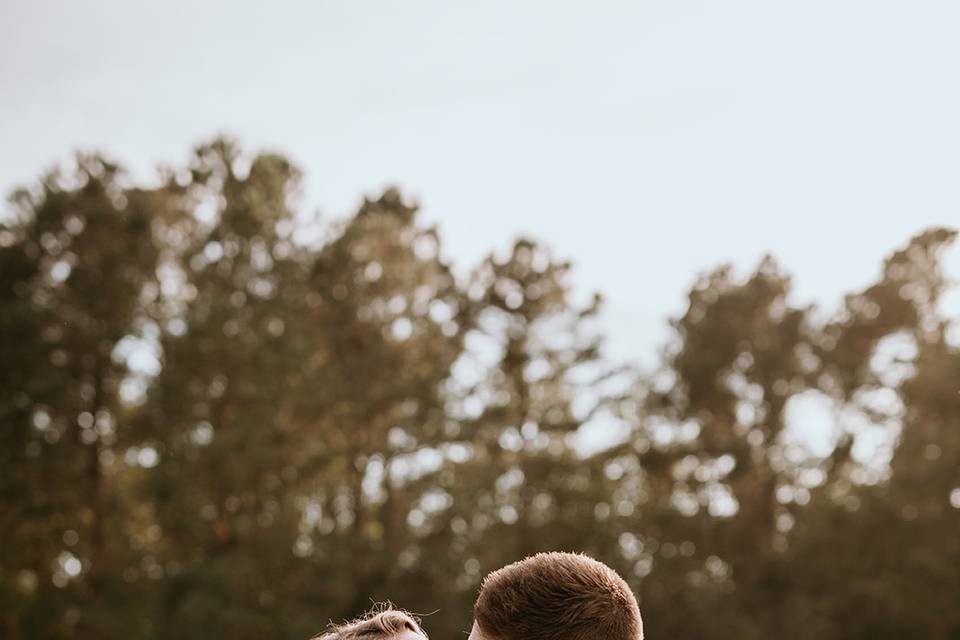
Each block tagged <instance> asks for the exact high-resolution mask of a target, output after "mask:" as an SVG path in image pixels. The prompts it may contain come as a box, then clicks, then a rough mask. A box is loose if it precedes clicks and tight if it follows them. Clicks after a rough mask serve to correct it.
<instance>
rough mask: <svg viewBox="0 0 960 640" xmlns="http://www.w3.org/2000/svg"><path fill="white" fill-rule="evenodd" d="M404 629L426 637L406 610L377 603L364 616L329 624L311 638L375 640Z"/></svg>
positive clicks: (322, 639)
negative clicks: (328, 626)
mask: <svg viewBox="0 0 960 640" xmlns="http://www.w3.org/2000/svg"><path fill="white" fill-rule="evenodd" d="M404 631H413V632H414V633H419V634H422V635H423V636H424V637H426V635H427V634H426V633H424V632H423V629H421V628H420V624H419V621H418V620H417V619H416V618H414V617H413V616H412V615H410V614H409V613H407V612H406V611H401V610H399V609H394V608H393V607H392V606H391V605H389V604H386V605H377V606H375V607H374V608H373V609H371V610H370V612H368V613H367V614H365V615H364V616H361V617H360V618H357V619H356V620H352V621H350V622H345V623H343V624H341V625H331V627H330V629H328V630H327V631H324V632H322V633H321V634H320V635H317V636H314V638H313V639H312V640H376V639H377V638H389V637H392V636H395V635H397V634H399V633H402V632H404Z"/></svg>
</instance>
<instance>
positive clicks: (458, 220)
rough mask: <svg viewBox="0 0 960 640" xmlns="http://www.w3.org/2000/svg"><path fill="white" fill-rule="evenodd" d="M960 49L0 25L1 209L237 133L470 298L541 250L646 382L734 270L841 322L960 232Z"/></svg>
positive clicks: (424, 30)
mask: <svg viewBox="0 0 960 640" xmlns="http://www.w3.org/2000/svg"><path fill="white" fill-rule="evenodd" d="M958 33H960V3H958V2H956V0H942V1H933V0H909V1H907V0H903V1H900V2H886V1H883V0H863V1H847V0H804V1H802V2H801V1H799V0H795V1H792V2H787V1H775V0H754V1H751V0H726V1H714V2H707V1H691V0H636V1H632V2H626V1H624V2H613V1H599V0H595V1H593V2H572V1H570V2H567V1H564V2H561V1H558V0H537V1H532V0H531V1H527V2H518V1H516V0H514V1H512V2H505V1H500V0H483V1H481V2H472V3H467V2H453V1H451V0H429V1H428V0H422V1H418V0H402V1H385V0H380V1H375V0H368V1H361V0H342V1H341V2H332V1H314V2H302V3H295V2H281V1H273V2H238V1H236V0H234V1H232V2H212V1H204V2H185V1H170V0H167V1H165V2H150V3H147V2H138V1H134V0H100V1H97V2H83V1H79V0H73V1H66V0H64V1H61V2H50V1H47V0H43V1H40V0H0V188H2V189H3V190H4V191H9V189H10V188H12V187H13V186H14V185H16V184H20V183H23V182H26V181H29V180H31V179H34V178H35V177H36V176H37V175H38V173H39V172H40V171H41V170H43V169H45V168H48V167H49V166H51V165H52V164H53V163H55V162H58V161H63V160H65V159H67V158H68V157H69V156H70V154H71V152H72V151H73V150H77V149H99V150H103V151H105V152H107V153H108V154H110V155H111V156H113V157H115V158H117V159H119V160H121V161H122V162H124V163H125V164H127V165H128V166H130V167H132V168H133V169H134V171H135V173H136V175H137V176H140V177H146V176H149V175H151V172H152V167H154V166H155V165H156V164H157V163H160V162H167V163H169V162H179V161H182V160H183V159H185V158H186V156H187V153H188V150H189V148H190V147H191V146H192V145H193V144H195V143H197V142H198V141H201V140H203V139H205V138H208V137H210V136H211V135H213V134H215V133H218V132H227V133H230V134H233V135H235V136H237V137H238V138H239V139H240V140H241V141H242V142H243V143H244V144H245V145H247V146H248V147H250V148H254V149H258V148H270V149H274V150H280V151H283V152H285V153H287V154H289V155H290V156H291V157H292V158H293V159H294V160H295V161H296V162H297V163H298V164H299V165H300V166H301V168H302V169H303V170H304V171H305V174H306V183H305V186H306V190H305V202H304V207H305V208H309V209H313V208H317V209H319V210H321V211H322V212H323V213H324V214H326V215H328V216H344V215H347V214H348V213H350V211H351V210H352V209H353V208H354V207H355V206H356V205H357V203H358V201H359V199H360V198H361V196H362V195H363V194H374V193H376V192H377V191H378V190H379V189H381V188H382V187H384V186H386V185H388V184H397V185H399V186H401V187H402V188H403V189H404V190H405V191H407V192H408V193H409V194H411V195H412V196H415V197H416V198H418V199H419V200H420V201H421V202H422V205H423V212H424V218H425V220H426V221H428V222H436V223H437V224H439V226H440V229H441V233H442V236H443V239H444V244H445V253H446V255H447V256H448V257H449V258H451V259H452V260H453V261H454V262H455V263H456V264H457V265H458V267H459V269H460V270H461V271H463V270H466V269H467V268H468V267H469V266H471V265H472V264H474V263H476V262H477V261H478V260H479V259H480V258H481V257H482V256H483V255H484V254H485V253H487V252H488V251H490V250H494V249H502V248H504V247H506V246H507V245H508V244H509V242H510V240H511V238H512V237H513V236H515V235H517V234H521V233H524V234H531V235H533V236H535V237H537V238H541V239H543V240H545V241H547V242H548V243H549V244H550V245H552V246H553V247H554V249H555V250H556V252H557V253H558V254H560V255H562V256H566V257H569V258H572V259H573V260H574V262H575V264H576V272H575V273H576V276H575V281H576V285H577V286H578V288H579V289H580V290H581V291H587V290H591V289H599V290H601V291H602V292H603V293H604V294H606V296H607V298H608V301H609V305H608V311H607V316H606V321H607V327H608V330H609V334H610V337H611V342H610V348H609V354H610V355H611V356H613V357H615V358H638V359H640V360H641V361H643V362H646V363H650V362H652V361H653V359H654V354H655V349H656V346H657V345H658V344H659V343H661V342H662V341H663V340H664V339H665V338H666V336H667V332H666V329H665V319H666V318H667V317H668V316H670V315H676V314H678V313H680V312H682V311H683V300H684V291H685V289H686V288H687V287H688V286H689V285H690V284H691V282H692V281H693V279H694V278H695V277H696V275H697V274H698V273H699V272H701V271H703V270H705V269H708V268H710V267H713V266H715V265H716V264H718V263H720V262H723V261H733V262H734V263H736V264H737V265H738V266H740V267H741V268H742V269H744V270H745V269H747V268H749V267H750V266H752V265H754V264H755V263H756V262H757V261H758V260H759V259H760V257H761V256H762V254H764V253H765V252H772V253H774V254H775V255H776V256H777V257H778V258H779V260H780V261H781V262H782V264H783V265H784V266H785V267H786V269H787V270H789V271H790V272H792V273H793V274H794V276H795V284H796V292H797V296H796V300H797V301H798V302H810V301H818V302H821V303H822V304H824V305H825V306H828V307H829V306H833V305H835V304H837V302H838V301H839V297H840V295H841V294H842V293H843V292H845V291H848V290H852V289H855V288H857V287H860V286H863V285H864V284H866V283H867V282H869V280H870V279H871V278H872V277H874V276H876V275H877V274H878V270H879V266H880V261H881V259H882V257H883V256H884V255H885V254H886V253H887V252H889V251H890V250H892V249H894V248H896V247H897V246H899V245H901V244H903V243H904V242H906V240H907V239H908V238H909V237H910V236H911V235H912V234H913V233H915V232H917V231H919V230H921V229H922V228H924V227H926V226H929V225H934V224H950V225H953V226H958V225H960V80H958V78H960V37H958ZM950 260H951V263H952V266H951V270H952V273H954V274H957V275H960V251H954V252H953V253H952V254H951V256H950ZM958 308H960V307H958Z"/></svg>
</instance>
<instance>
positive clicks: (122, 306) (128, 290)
mask: <svg viewBox="0 0 960 640" xmlns="http://www.w3.org/2000/svg"><path fill="white" fill-rule="evenodd" d="M160 178H161V179H160V183H159V185H158V186H152V187H149V188H148V187H141V186H137V185H134V184H131V183H130V182H129V181H127V180H126V178H125V177H124V174H123V170H122V168H121V167H120V166H118V165H117V164H115V163H111V162H109V161H107V160H105V159H103V158H102V157H99V156H78V159H77V164H76V167H75V168H71V169H70V170H69V171H63V170H60V171H54V172H50V173H48V174H46V175H44V176H43V177H42V178H41V179H40V180H39V181H38V183H37V184H36V185H32V186H30V187H29V188H25V189H21V190H18V191H16V192H14V193H13V194H12V196H11V198H10V205H9V210H8V213H7V214H6V216H5V217H4V218H2V219H0V425H2V431H0V492H2V500H0V506H2V510H0V540H3V545H2V546H0V612H2V613H0V616H2V619H0V638H5V639H8V640H22V639H26V638H30V639H33V638H36V639H47V638H50V639H68V638H81V639H82V638H91V637H97V638H105V639H110V638H121V637H122V638H125V639H130V640H137V639H143V640H153V639H157V640H161V639H162V640H166V639H174V638H175V639H176V640H192V639H194V638H197V639H199V638H208V637H210V636H211V635H218V636H219V635H226V636H230V637H233V638H237V639H238V640H243V639H246V638H250V639H253V638H257V639H258V640H261V639H264V638H276V639H278V640H280V639H291V640H293V639H306V638H309V637H310V636H311V635H312V634H314V633H316V632H318V631H320V630H321V629H322V628H323V627H324V626H325V625H326V623H327V622H328V621H330V620H341V619H345V618H349V617H352V616H354V615H356V614H358V613H360V612H362V611H363V610H365V609H366V608H368V606H369V604H370V602H371V600H384V599H390V600H392V601H394V602H396V603H397V604H398V605H400V606H403V607H405V608H408V609H411V610H413V611H416V612H420V613H423V614H427V613H430V615H428V616H427V617H426V618H425V620H424V624H425V627H426V629H427V630H428V632H430V635H431V638H454V637H462V632H463V631H465V630H467V629H469V626H470V612H471V606H472V602H473V598H474V596H475V594H476V590H477V587H478V586H479V581H480V580H481V578H482V577H483V575H484V574H485V573H486V572H488V571H490V570H492V569H495V568H498V567H500V566H502V565H504V564H506V563H508V562H511V561H513V560H516V559H518V558H521V557H523V556H525V555H528V554H530V553H533V552H536V551H541V550H550V549H563V550H576V551H584V552H586V553H588V554H590V555H593V556H595V557H597V558H599V559H601V560H603V561H605V562H607V563H608V564H610V565H611V566H614V567H615V568H617V569H618V570H619V571H620V572H621V573H622V575H623V576H624V577H625V578H626V579H627V580H628V581H629V582H630V584H631V585H632V587H633V588H634V589H635V591H636V593H637V594H638V597H639V599H640V603H641V609H642V610H643V615H644V620H645V626H646V628H647V630H648V635H649V636H650V637H651V638H654V637H675V638H685V639H705V640H713V639H718V640H719V639H720V638H723V639H725V640H726V639H729V638H737V639H744V640H752V639H754V638H756V639H760V638H766V637H770V636H776V637H781V638H786V639H806V638H817V639H818V640H826V639H831V638H837V639H840V638H843V639H858V638H863V639H867V638H870V639H871V640H884V639H887V638H890V639H893V638H897V639H900V638H931V639H941V640H948V639H952V640H956V639H958V638H960V606H958V603H960V344H958V341H957V340H956V336H957V332H958V331H960V322H958V319H957V318H950V317H946V316H945V315H944V313H943V310H942V307H941V306H940V304H939V303H940V300H941V299H942V297H943V295H944V294H945V292H946V291H948V289H949V287H950V286H951V285H952V284H953V283H952V282H951V281H950V279H949V278H948V277H947V276H946V275H945V274H944V273H943V270H942V268H941V266H940V256H941V254H942V252H943V250H944V248H945V247H947V246H948V245H949V244H950V243H951V242H953V241H954V240H955V238H956V235H957V231H956V230H954V229H946V228H933V229H927V230H921V231H920V232H919V233H918V234H917V235H915V236H914V237H913V238H909V239H906V238H905V239H904V244H903V246H902V247H900V248H899V249H897V250H895V251H893V252H892V253H890V255H888V256H887V257H886V258H885V259H884V260H883V262H882V265H881V269H880V270H879V273H878V277H877V279H876V281H875V282H874V283H872V284H870V285H869V286H867V287H865V288H863V289H862V290H858V291H852V292H850V293H849V294H848V295H847V296H845V298H844V299H843V301H842V302H841V304H840V306H839V308H838V309H836V310H832V311H831V310H822V309H817V308H815V307H813V306H794V305H793V304H792V301H791V297H790V290H791V289H790V287H791V284H790V276H789V274H787V273H785V272H784V270H783V269H782V268H781V267H780V266H779V265H778V264H777V262H776V260H775V258H773V257H771V256H768V257H765V258H763V259H762V260H761V261H760V262H759V263H758V265H757V266H756V268H755V269H754V270H753V271H752V272H751V273H749V274H747V275H746V276H741V275H738V274H737V273H735V272H734V271H733V269H732V268H731V267H730V266H728V265H721V266H719V267H717V268H714V269H712V270H709V271H705V272H704V273H703V274H702V275H701V276H700V277H698V278H697V279H696V281H695V282H693V283H692V285H691V287H690V289H689V292H688V296H687V297H688V301H689V304H688V306H687V309H686V310H685V312H684V313H683V314H682V315H680V316H679V317H677V318H675V319H673V320H672V322H671V327H672V330H673V333H674V338H673V340H672V341H671V342H670V343H668V344H667V345H665V347H664V350H663V354H662V359H661V362H660V363H659V365H658V367H657V368H656V369H655V370H653V371H643V370H639V369H638V368H636V367H633V366H630V365H624V364H623V363H618V362H611V361H610V360H609V359H608V358H607V357H606V356H605V354H604V352H603V348H602V345H603V327H602V322H601V320H600V319H599V318H598V314H599V313H600V311H601V309H602V299H601V297H600V296H599V295H598V296H595V297H594V298H593V299H592V300H590V301H588V302H587V303H585V304H582V303H579V302H577V301H575V299H574V297H573V296H572V295H571V290H570V273H571V270H572V268H573V267H572V265H571V264H570V263H569V262H567V261H565V260H563V259H561V258H558V257H557V256H555V255H554V254H553V253H552V252H551V250H550V249H549V247H546V246H544V245H543V244H542V243H540V242H538V241H537V240H536V239H534V238H521V239H517V240H515V241H514V242H513V244H512V247H511V250H510V251H509V252H508V253H507V254H505V255H497V254H491V255H490V256H489V257H487V258H486V259H484V260H483V261H481V263H480V264H478V265H475V266H474V268H473V269H472V270H470V271H469V274H468V275H467V276H465V277H464V276H459V277H458V276H457V275H456V274H455V272H454V271H453V267H452V265H451V264H449V263H448V262H446V261H445V260H444V258H443V252H442V244H441V241H442V239H441V238H440V236H439V234H438V233H437V230H436V229H434V228H430V227H426V226H424V225H422V224H421V222H420V220H419V219H418V213H417V207H416V205H415V204H413V203H411V202H410V201H409V200H408V199H406V198H405V197H404V196H403V194H402V193H401V192H400V191H399V190H397V189H387V190H385V191H384V192H383V193H382V194H380V195H379V196H378V197H376V198H372V199H367V200H365V201H364V203H363V204H362V206H360V207H359V209H358V211H357V212H356V213H355V214H354V215H353V216H352V217H350V218H348V219H346V220H340V221H336V222H330V223H327V224H326V225H325V226H324V233H323V234H322V237H320V238H319V239H318V240H316V241H309V242H303V241H299V236H298V230H300V229H302V225H303V224H304V223H303V220H302V218H300V217H298V215H297V214H298V212H297V210H296V207H295V205H294V200H295V195H296V194H297V191H298V183H299V179H300V172H299V170H298V169H297V168H296V167H295V166H293V165H292V164H291V163H290V161H289V160H287V159H286V158H284V157H282V156H279V155H273V154H259V155H254V154H250V153H246V152H244V151H243V150H242V149H241V148H240V147H239V145H238V144H237V143H236V142H234V141H231V140H229V139H224V138H220V139H215V140H213V141H211V142H209V143H207V144H203V145H200V146H199V147H197V148H196V149H195V150H194V152H193V153H192V155H191V156H190V158H189V160H188V161H187V162H185V163H184V164H183V165H182V166H179V167H170V168H165V169H163V170H161V174H160ZM865 232H866V231H865ZM854 241H855V239H853V238H851V242H854ZM638 282H639V284H638V291H637V295H640V296H642V295H643V285H642V282H643V278H642V275H641V277H638ZM811 403H813V404H816V405H817V406H820V407H821V408H822V409H823V411H821V413H825V414H826V415H830V416H832V423H833V424H832V427H831V429H832V431H831V435H830V437H829V438H828V442H827V443H826V445H828V446H826V445H825V446H826V448H825V449H823V450H819V449H817V448H815V447H812V446H811V445H810V443H809V442H808V441H807V440H806V439H805V438H804V437H803V435H802V432H803V430H804V428H805V427H804V420H806V419H809V417H808V415H807V413H806V412H805V411H804V410H803V407H805V406H810V405H811ZM585 428H587V429H615V430H616V431H617V433H619V434H621V435H622V437H620V438H619V439H618V440H616V441H615V442H614V444H612V446H610V447H608V448H605V449H603V450H601V451H596V452H592V451H591V452H589V453H587V452H584V451H583V450H582V449H580V448H578V446H577V442H578V434H582V432H583V430H584V429H585ZM798 431H799V432H800V434H799V435H798ZM431 612H433V613H431Z"/></svg>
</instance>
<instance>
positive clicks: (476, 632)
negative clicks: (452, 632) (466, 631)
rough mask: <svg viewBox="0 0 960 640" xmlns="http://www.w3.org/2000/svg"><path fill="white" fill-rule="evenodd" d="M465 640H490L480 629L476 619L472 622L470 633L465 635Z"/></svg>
mask: <svg viewBox="0 0 960 640" xmlns="http://www.w3.org/2000/svg"><path fill="white" fill-rule="evenodd" d="M467 640H492V639H491V638H488V637H487V636H485V635H483V633H482V632H481V631H480V626H479V625H478V624H477V622H476V621H474V622H473V628H472V629H470V635H469V636H468V637H467Z"/></svg>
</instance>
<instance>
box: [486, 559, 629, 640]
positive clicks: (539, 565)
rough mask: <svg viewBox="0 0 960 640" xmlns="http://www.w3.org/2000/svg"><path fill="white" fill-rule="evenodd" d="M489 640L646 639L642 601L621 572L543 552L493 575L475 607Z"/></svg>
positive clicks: (601, 565) (591, 561)
mask: <svg viewBox="0 0 960 640" xmlns="http://www.w3.org/2000/svg"><path fill="white" fill-rule="evenodd" d="M474 620H475V623H476V626H477V627H478V629H479V631H480V635H481V636H482V637H483V638H484V639H485V640H588V639H589V640H594V639H597V638H603V639H605V640H642V639H643V623H642V621H641V618H640V608H639V607H638V606H637V599H636V598H635V597H634V595H633V592H632V591H631V590H630V587H629V586H628V585H627V583H626V582H625V581H624V580H623V578H621V577H620V576H619V575H618V574H617V572H616V571H614V570H613V569H611V568H610V567H608V566H607V565H605V564H603V563H602V562H598V561H596V560H594V559H592V558H588V557H587V556H584V555H580V554H573V553H540V554H537V555H535V556H531V557H529V558H526V559H525V560H521V561H520V562H515V563H513V564H511V565H507V566H506V567H504V568H502V569H500V570H498V571H494V572H493V573H491V574H490V575H488V576H487V577H486V578H485V579H484V581H483V585H482V586H481V587H480V596H479V597H478V598H477V603H476V605H475V606H474Z"/></svg>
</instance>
